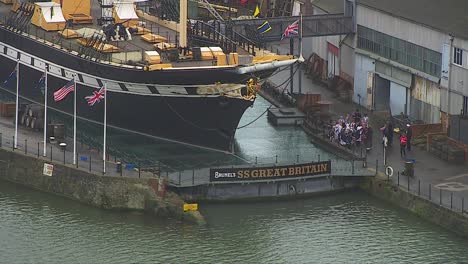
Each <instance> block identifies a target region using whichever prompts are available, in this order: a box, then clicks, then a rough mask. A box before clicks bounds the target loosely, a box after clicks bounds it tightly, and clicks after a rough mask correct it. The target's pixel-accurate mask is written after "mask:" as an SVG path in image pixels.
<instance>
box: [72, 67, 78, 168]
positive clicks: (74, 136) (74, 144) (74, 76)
mask: <svg viewBox="0 0 468 264" xmlns="http://www.w3.org/2000/svg"><path fill="white" fill-rule="evenodd" d="M73 85H74V86H75V89H73V90H74V96H73V164H76V90H78V86H77V85H76V75H73Z"/></svg>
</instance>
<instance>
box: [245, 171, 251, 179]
mask: <svg viewBox="0 0 468 264" xmlns="http://www.w3.org/2000/svg"><path fill="white" fill-rule="evenodd" d="M249 177H250V171H249V170H245V171H244V179H247V178H249Z"/></svg>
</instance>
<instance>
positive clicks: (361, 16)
mask: <svg viewBox="0 0 468 264" xmlns="http://www.w3.org/2000/svg"><path fill="white" fill-rule="evenodd" d="M356 19H357V24H358V25H362V26H365V27H367V28H371V29H373V30H376V31H379V32H382V33H385V34H388V35H391V36H394V37H396V38H399V39H403V40H406V41H408V42H411V43H414V44H417V45H420V46H423V47H426V48H428V49H432V50H435V51H438V52H440V53H442V45H443V44H444V43H450V36H449V35H448V33H441V32H439V31H436V30H434V29H431V28H429V27H426V26H423V25H420V24H416V23H414V22H411V21H409V20H405V19H402V18H398V17H394V16H391V15H390V14H387V13H384V12H381V11H378V10H375V9H372V8H368V7H365V6H362V5H358V7H357V17H356Z"/></svg>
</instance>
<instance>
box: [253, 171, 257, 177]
mask: <svg viewBox="0 0 468 264" xmlns="http://www.w3.org/2000/svg"><path fill="white" fill-rule="evenodd" d="M257 177H258V170H253V171H252V178H257Z"/></svg>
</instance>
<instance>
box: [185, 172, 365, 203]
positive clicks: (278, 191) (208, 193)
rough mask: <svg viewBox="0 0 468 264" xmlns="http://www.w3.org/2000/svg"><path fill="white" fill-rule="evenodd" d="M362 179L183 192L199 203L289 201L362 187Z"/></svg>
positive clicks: (324, 178)
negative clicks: (300, 197)
mask: <svg viewBox="0 0 468 264" xmlns="http://www.w3.org/2000/svg"><path fill="white" fill-rule="evenodd" d="M359 183H360V177H328V176H319V177H315V178H309V179H303V180H288V181H271V182H251V183H245V184H238V183H235V184H234V183H232V184H229V183H226V184H211V185H210V184H208V185H201V186H195V187H194V188H180V189H179V191H180V194H181V195H182V197H184V196H186V197H194V199H197V200H212V201H213V200H241V199H262V198H273V197H274V198H281V197H283V198H285V197H295V196H305V195H314V194H320V193H328V192H335V191H342V190H345V189H349V188H355V187H357V186H359Z"/></svg>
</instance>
